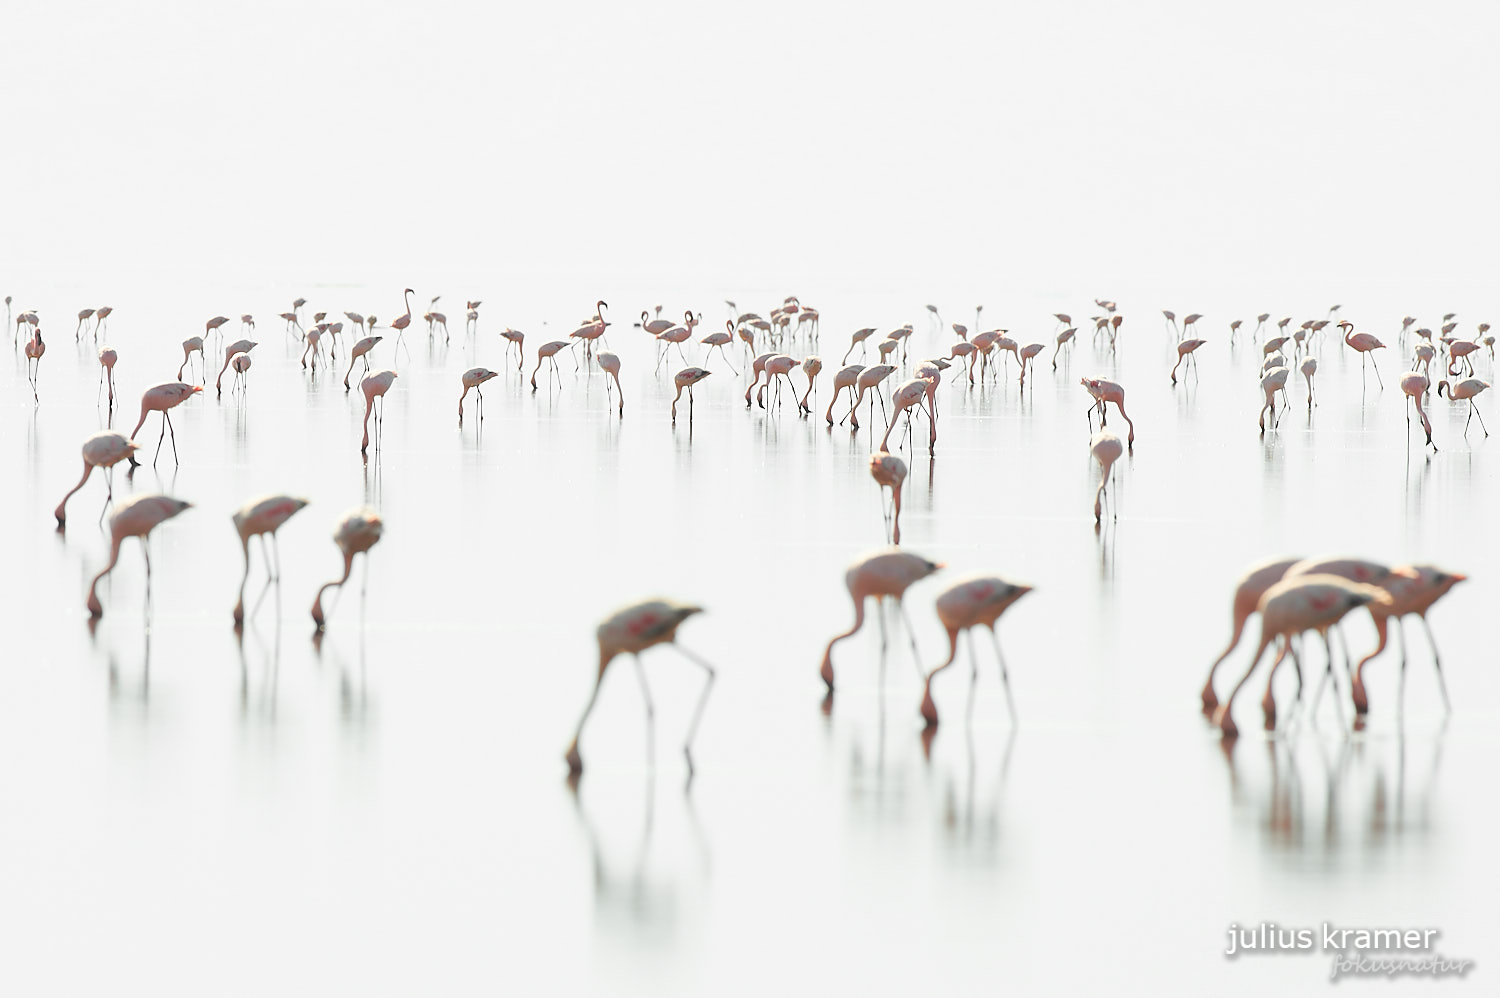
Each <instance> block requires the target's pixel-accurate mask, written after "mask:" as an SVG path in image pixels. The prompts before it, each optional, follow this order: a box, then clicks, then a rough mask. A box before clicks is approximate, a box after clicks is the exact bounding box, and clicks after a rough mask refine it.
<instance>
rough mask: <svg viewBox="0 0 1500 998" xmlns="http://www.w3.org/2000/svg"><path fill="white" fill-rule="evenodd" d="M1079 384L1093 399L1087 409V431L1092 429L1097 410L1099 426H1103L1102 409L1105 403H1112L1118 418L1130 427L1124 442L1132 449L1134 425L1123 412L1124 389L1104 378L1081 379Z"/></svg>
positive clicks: (1133, 444)
mask: <svg viewBox="0 0 1500 998" xmlns="http://www.w3.org/2000/svg"><path fill="white" fill-rule="evenodd" d="M1079 383H1080V384H1082V385H1083V387H1084V389H1085V390H1087V391H1088V393H1089V394H1090V395H1091V396H1093V399H1094V402H1093V404H1092V405H1090V406H1089V408H1088V417H1089V430H1090V431H1092V430H1093V429H1094V411H1095V410H1098V412H1099V426H1100V427H1103V426H1104V423H1105V419H1104V414H1105V410H1104V407H1105V405H1106V404H1107V403H1110V402H1113V403H1114V404H1115V408H1116V409H1118V410H1119V412H1120V417H1121V418H1122V419H1124V420H1125V423H1126V425H1127V426H1129V427H1130V433H1129V435H1128V436H1127V437H1126V441H1125V442H1126V445H1127V446H1129V447H1134V446H1135V423H1134V421H1132V420H1131V418H1130V416H1129V415H1127V414H1126V412H1125V389H1124V388H1122V387H1121V386H1120V385H1118V384H1116V383H1115V382H1113V381H1107V380H1105V379H1104V378H1083V379H1081V380H1080V382H1079Z"/></svg>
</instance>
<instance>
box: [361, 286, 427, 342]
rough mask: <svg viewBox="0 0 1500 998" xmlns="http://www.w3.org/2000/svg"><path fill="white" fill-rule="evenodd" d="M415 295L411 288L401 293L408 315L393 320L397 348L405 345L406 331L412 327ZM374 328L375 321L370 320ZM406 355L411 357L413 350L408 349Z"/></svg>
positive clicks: (371, 326)
mask: <svg viewBox="0 0 1500 998" xmlns="http://www.w3.org/2000/svg"><path fill="white" fill-rule="evenodd" d="M414 294H416V292H415V291H413V290H412V289H411V288H407V289H406V290H405V291H402V292H401V300H402V301H403V302H405V303H406V314H405V315H398V316H396V317H395V318H394V319H392V320H391V328H392V329H394V330H395V331H396V346H398V347H400V346H403V345H404V341H405V336H406V330H407V329H408V328H409V327H410V326H411V296H412V295H414ZM374 327H375V320H374V319H373V318H372V319H371V320H370V328H372V329H373V328H374ZM406 353H407V356H410V355H411V349H410V348H408V349H407V351H406ZM393 356H394V355H393Z"/></svg>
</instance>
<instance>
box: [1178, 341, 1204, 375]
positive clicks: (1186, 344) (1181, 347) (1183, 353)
mask: <svg viewBox="0 0 1500 998" xmlns="http://www.w3.org/2000/svg"><path fill="white" fill-rule="evenodd" d="M1207 342H1208V340H1183V341H1182V342H1181V343H1178V344H1177V363H1176V364H1173V365H1172V384H1174V385H1175V384H1177V368H1178V367H1180V366H1181V365H1182V362H1183V361H1184V360H1186V361H1188V366H1189V367H1191V368H1192V369H1193V373H1194V374H1197V373H1198V358H1197V357H1194V356H1193V351H1195V350H1197V349H1198V348H1199V347H1201V346H1202V345H1203V344H1205V343H1207ZM1186 376H1187V375H1186V374H1184V375H1183V377H1186Z"/></svg>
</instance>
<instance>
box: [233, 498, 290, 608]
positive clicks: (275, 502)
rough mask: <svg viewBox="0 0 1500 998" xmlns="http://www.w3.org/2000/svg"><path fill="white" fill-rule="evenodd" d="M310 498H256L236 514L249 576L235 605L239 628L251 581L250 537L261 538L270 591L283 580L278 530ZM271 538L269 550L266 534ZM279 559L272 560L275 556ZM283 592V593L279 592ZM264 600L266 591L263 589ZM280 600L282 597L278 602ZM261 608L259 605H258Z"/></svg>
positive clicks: (236, 529)
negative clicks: (246, 590)
mask: <svg viewBox="0 0 1500 998" xmlns="http://www.w3.org/2000/svg"><path fill="white" fill-rule="evenodd" d="M306 505H307V500H306V499H301V498H298V497H297V496H288V495H271V496H262V497H261V498H259V499H252V500H251V501H250V502H247V503H246V504H245V505H243V506H241V507H240V508H239V509H238V510H236V511H235V513H234V516H233V520H234V529H235V532H236V533H238V534H239V535H240V548H241V549H242V550H243V551H244V552H245V574H244V575H242V576H240V595H239V599H237V600H235V603H234V622H235V625H236V626H238V625H239V624H242V623H244V620H245V583H246V582H248V581H249V580H250V538H252V537H254V536H256V535H259V536H260V554H261V557H262V558H264V559H265V562H266V589H269V588H271V583H272V582H278V583H279V582H280V581H281V550H280V548H278V547H277V545H276V531H278V530H280V529H281V525H282V524H283V523H285V522H286V521H287V520H290V519H291V518H292V516H293V515H294V514H295V513H296V512H297V511H298V510H300V509H302V508H303V507H304V506H306ZM267 534H270V535H271V547H270V549H269V550H267V548H266V535H267ZM272 554H274V555H275V557H274V558H272V557H271V555H272ZM277 592H278V593H280V590H279V589H278V590H277ZM261 596H262V598H264V596H265V589H263V590H261ZM279 599H280V597H279V596H278V600H279ZM256 605H257V606H259V602H257V604H256Z"/></svg>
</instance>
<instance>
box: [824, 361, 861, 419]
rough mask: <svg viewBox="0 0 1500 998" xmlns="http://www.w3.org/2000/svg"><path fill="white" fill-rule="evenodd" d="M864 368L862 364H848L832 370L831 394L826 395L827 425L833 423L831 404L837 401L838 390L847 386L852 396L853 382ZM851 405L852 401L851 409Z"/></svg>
mask: <svg viewBox="0 0 1500 998" xmlns="http://www.w3.org/2000/svg"><path fill="white" fill-rule="evenodd" d="M864 369H865V368H864V365H863V364H849V365H847V366H846V367H841V368H839V370H837V371H835V372H834V375H833V394H832V395H830V396H829V397H828V413H827V415H826V417H825V418H826V419H827V420H828V425H829V426H832V425H833V404H834V403H835V402H837V401H838V398H839V392H842V391H843V390H844V389H845V388H847V389H849V394H850V396H853V395H854V386H855V383H856V382H857V381H858V380H859V375H860V372H861V371H863V370H864ZM853 407H854V406H853V403H850V409H851V410H852V409H853ZM841 422H842V421H841Z"/></svg>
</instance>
